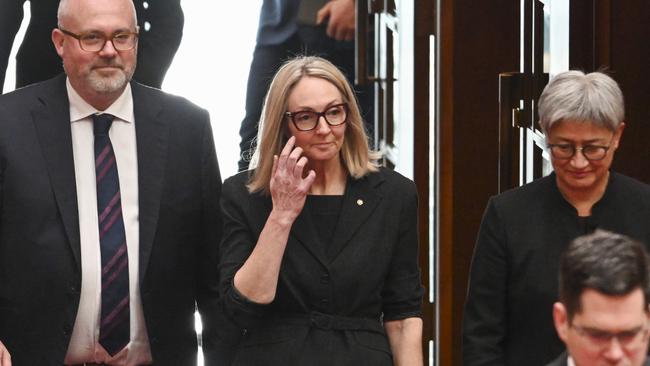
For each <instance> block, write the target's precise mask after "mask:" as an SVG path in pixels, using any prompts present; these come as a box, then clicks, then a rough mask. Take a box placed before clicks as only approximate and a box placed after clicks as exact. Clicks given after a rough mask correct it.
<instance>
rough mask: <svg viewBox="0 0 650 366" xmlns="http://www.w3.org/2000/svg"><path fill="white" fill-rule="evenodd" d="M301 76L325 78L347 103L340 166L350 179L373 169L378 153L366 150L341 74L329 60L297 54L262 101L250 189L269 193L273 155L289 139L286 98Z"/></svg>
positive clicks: (352, 96) (361, 127) (352, 100)
mask: <svg viewBox="0 0 650 366" xmlns="http://www.w3.org/2000/svg"><path fill="white" fill-rule="evenodd" d="M304 77H314V78H321V79H324V80H326V81H329V82H330V83H332V85H334V86H335V87H336V88H337V89H338V90H339V92H340V93H341V97H342V99H343V102H344V103H346V104H347V105H348V116H347V120H346V125H347V127H346V129H345V138H344V139H343V146H342V147H341V161H342V163H343V166H344V167H345V169H346V170H347V172H348V174H350V175H351V176H352V177H354V178H357V179H358V178H361V177H363V176H365V175H366V174H368V173H370V172H374V171H377V165H376V164H375V163H374V161H375V160H377V159H378V158H379V154H378V153H377V152H374V151H370V148H369V147H368V137H367V136H366V132H365V129H364V124H363V119H362V118H361V113H360V111H359V105H358V103H357V99H356V96H355V94H354V92H353V91H352V88H351V87H350V84H349V83H348V81H347V80H346V78H345V76H344V75H343V73H342V72H341V71H340V70H339V69H338V68H337V67H336V66H334V65H333V64H332V63H330V62H329V61H327V60H325V59H323V58H320V57H314V56H300V57H296V58H294V59H291V60H289V61H287V62H286V63H285V64H284V65H282V67H280V69H279V70H278V72H277V73H276V74H275V77H274V78H273V81H271V85H270V87H269V91H268V93H267V95H266V99H265V100H264V108H263V110H262V118H261V120H260V125H259V129H258V133H257V141H258V144H257V148H256V150H255V153H254V155H253V158H252V160H251V164H250V165H251V168H255V171H254V172H253V174H252V175H251V177H250V179H249V182H248V190H249V191H250V192H262V193H264V194H269V193H270V192H269V182H270V181H271V173H272V172H271V169H272V168H273V155H279V154H280V152H281V151H282V148H283V147H284V145H285V144H286V142H287V140H288V138H289V130H288V127H287V123H288V122H287V117H286V115H285V113H286V112H287V104H288V102H287V100H288V99H289V95H290V94H291V91H292V90H293V88H294V86H295V85H296V84H297V83H298V82H299V81H300V80H301V79H302V78H304Z"/></svg>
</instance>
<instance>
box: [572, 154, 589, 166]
mask: <svg viewBox="0 0 650 366" xmlns="http://www.w3.org/2000/svg"><path fill="white" fill-rule="evenodd" d="M571 165H572V166H573V167H575V168H584V167H586V166H587V165H589V160H587V158H585V155H584V153H583V152H582V149H580V150H577V149H576V152H575V154H573V156H572V157H571Z"/></svg>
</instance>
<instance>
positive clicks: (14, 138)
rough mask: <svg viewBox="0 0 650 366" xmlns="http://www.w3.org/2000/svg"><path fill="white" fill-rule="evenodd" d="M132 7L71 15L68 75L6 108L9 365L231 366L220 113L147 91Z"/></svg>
mask: <svg viewBox="0 0 650 366" xmlns="http://www.w3.org/2000/svg"><path fill="white" fill-rule="evenodd" d="M136 24H137V22H136V15H135V10H134V6H133V2H132V1H130V0H113V1H105V0H62V1H61V3H60V5H59V11H58V28H56V29H54V30H53V31H52V41H53V43H54V47H55V48H56V52H57V53H58V54H59V56H60V57H61V58H62V60H63V65H64V70H65V74H64V75H63V74H62V75H60V76H58V77H56V78H54V79H51V80H48V81H45V82H42V83H38V84H34V85H31V86H28V87H25V88H22V89H19V90H17V91H15V92H12V93H9V94H5V95H3V96H0V341H1V342H2V343H0V365H1V366H7V365H12V364H13V365H56V366H60V365H62V364H63V365H80V364H81V365H84V364H85V365H89V364H90V365H95V364H102V365H103V364H107V365H151V364H155V365H196V361H197V350H198V347H197V335H196V332H195V329H194V313H195V309H196V308H198V310H199V312H200V314H201V316H202V321H203V338H202V339H203V344H202V345H203V351H204V354H205V356H206V361H205V364H206V365H213V364H226V360H225V359H224V357H226V353H225V352H226V351H225V349H226V348H227V347H225V346H224V345H223V344H222V343H221V341H220V340H222V339H227V338H228V337H227V335H226V334H225V333H222V334H218V333H220V332H225V327H226V326H227V324H226V323H225V320H223V318H222V311H221V305H220V301H219V298H218V291H217V283H218V276H217V272H216V263H217V260H218V258H217V255H218V242H219V239H220V236H221V220H220V214H219V209H218V205H219V195H220V190H221V178H220V175H219V168H218V164H217V159H216V154H215V150H214V143H213V139H212V131H211V128H210V121H209V116H208V113H207V112H206V111H205V110H203V109H201V108H199V107H197V106H195V105H193V104H192V103H190V102H189V101H187V100H185V99H182V98H179V97H174V96H170V95H167V94H165V93H163V92H161V91H159V90H156V89H152V88H148V87H145V86H143V85H140V84H138V83H136V82H131V77H132V76H133V72H134V70H135V66H136V57H137V51H136V50H137V43H138V31H139V29H138V27H137V25H136Z"/></svg>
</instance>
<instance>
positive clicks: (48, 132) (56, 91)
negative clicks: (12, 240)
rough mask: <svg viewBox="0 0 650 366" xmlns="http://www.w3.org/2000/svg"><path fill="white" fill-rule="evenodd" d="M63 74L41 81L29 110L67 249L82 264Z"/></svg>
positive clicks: (68, 104) (79, 265)
mask: <svg viewBox="0 0 650 366" xmlns="http://www.w3.org/2000/svg"><path fill="white" fill-rule="evenodd" d="M65 80H66V79H65V76H63V75H62V76H59V77H57V78H56V79H54V80H52V81H49V82H46V83H45V84H43V93H42V94H41V95H40V96H39V97H38V100H39V102H40V104H39V105H38V106H37V107H36V108H34V109H33V110H32V120H33V122H34V127H35V129H36V134H37V136H38V140H39V143H40V145H41V149H42V151H43V158H44V159H45V163H46V168H47V174H48V175H49V177H50V182H51V184H52V191H53V192H54V198H55V200H56V204H57V206H58V208H59V212H60V213H61V220H62V221H63V226H64V227H65V232H66V235H67V237H68V243H69V244H70V249H71V250H72V254H73V256H74V258H75V262H76V263H77V267H78V268H81V254H80V253H81V245H80V239H79V211H78V208H77V188H76V187H77V186H76V181H75V171H74V156H73V153H72V132H71V128H70V103H69V102H68V94H67V92H66V88H65Z"/></svg>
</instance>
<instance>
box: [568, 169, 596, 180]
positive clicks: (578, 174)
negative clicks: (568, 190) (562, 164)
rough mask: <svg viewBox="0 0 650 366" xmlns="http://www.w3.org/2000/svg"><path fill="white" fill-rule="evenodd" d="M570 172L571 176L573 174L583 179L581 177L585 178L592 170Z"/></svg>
mask: <svg viewBox="0 0 650 366" xmlns="http://www.w3.org/2000/svg"><path fill="white" fill-rule="evenodd" d="M569 173H570V174H571V176H573V177H574V178H577V179H581V178H585V177H587V176H588V175H589V174H590V173H591V172H589V171H584V172H575V171H574V172H569Z"/></svg>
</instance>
